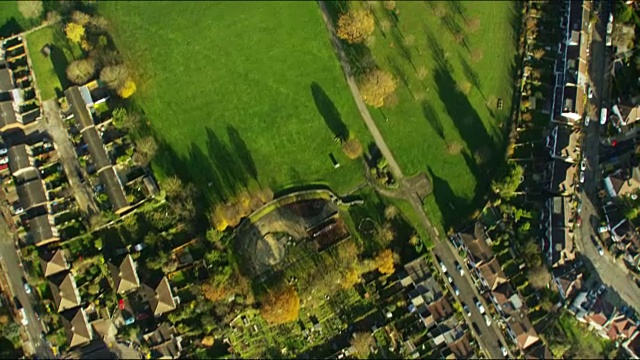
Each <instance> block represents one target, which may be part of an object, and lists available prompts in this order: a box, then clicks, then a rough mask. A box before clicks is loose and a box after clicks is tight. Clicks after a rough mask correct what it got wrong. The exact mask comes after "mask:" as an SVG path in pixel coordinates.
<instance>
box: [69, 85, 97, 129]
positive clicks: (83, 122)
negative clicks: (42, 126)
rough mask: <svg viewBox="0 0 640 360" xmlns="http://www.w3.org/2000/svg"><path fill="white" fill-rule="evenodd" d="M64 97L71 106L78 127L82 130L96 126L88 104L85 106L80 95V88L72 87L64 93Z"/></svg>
mask: <svg viewBox="0 0 640 360" xmlns="http://www.w3.org/2000/svg"><path fill="white" fill-rule="evenodd" d="M64 95H65V96H66V97H67V100H68V101H69V105H71V110H72V111H73V116H74V117H75V119H76V122H77V123H78V125H80V130H83V129H84V128H86V127H89V126H92V125H94V123H93V118H92V117H91V114H90V113H89V110H87V104H85V102H84V100H83V99H82V95H81V94H80V90H79V89H78V87H77V86H72V87H70V88H68V89H67V90H66V91H65V92H64Z"/></svg>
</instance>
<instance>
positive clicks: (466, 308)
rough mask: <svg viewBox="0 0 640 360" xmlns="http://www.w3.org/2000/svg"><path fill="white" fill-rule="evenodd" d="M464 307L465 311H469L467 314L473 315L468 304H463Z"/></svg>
mask: <svg viewBox="0 0 640 360" xmlns="http://www.w3.org/2000/svg"><path fill="white" fill-rule="evenodd" d="M462 309H464V312H465V313H467V316H471V310H469V307H468V306H467V305H466V304H464V305H463V306H462Z"/></svg>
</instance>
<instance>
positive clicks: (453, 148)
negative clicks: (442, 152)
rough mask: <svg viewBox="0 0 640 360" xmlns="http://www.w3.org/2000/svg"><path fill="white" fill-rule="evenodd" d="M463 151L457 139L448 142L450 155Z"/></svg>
mask: <svg viewBox="0 0 640 360" xmlns="http://www.w3.org/2000/svg"><path fill="white" fill-rule="evenodd" d="M461 151H462V145H460V143H459V142H457V141H452V142H450V143H448V144H447V152H448V153H449V154H450V155H458V154H460V152H461Z"/></svg>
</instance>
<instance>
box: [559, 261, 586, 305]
mask: <svg viewBox="0 0 640 360" xmlns="http://www.w3.org/2000/svg"><path fill="white" fill-rule="evenodd" d="M552 273H553V283H554V284H555V286H556V288H557V289H558V293H559V294H560V297H562V299H563V300H565V301H566V300H568V299H571V298H572V297H573V296H574V295H575V294H576V293H577V292H578V291H580V290H581V289H582V285H583V279H582V273H579V272H577V271H576V270H575V269H573V268H571V267H567V266H565V267H561V268H555V269H553V271H552Z"/></svg>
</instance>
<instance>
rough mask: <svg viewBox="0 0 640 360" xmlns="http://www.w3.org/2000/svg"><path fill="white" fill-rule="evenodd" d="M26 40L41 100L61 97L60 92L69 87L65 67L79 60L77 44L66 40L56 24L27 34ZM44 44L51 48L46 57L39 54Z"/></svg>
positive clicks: (79, 50)
mask: <svg viewBox="0 0 640 360" xmlns="http://www.w3.org/2000/svg"><path fill="white" fill-rule="evenodd" d="M26 40H27V46H28V47H29V54H30V55H31V63H32V65H33V72H34V73H35V76H36V81H37V83H38V89H40V96H41V97H42V100H48V99H51V98H54V97H57V96H60V95H62V90H63V89H65V88H66V87H67V86H69V85H71V84H70V83H69V81H68V80H67V75H66V69H67V65H68V63H69V62H70V61H72V60H74V59H78V58H81V57H82V50H81V49H80V47H79V46H78V45H77V44H72V43H70V42H69V41H68V40H67V38H66V37H65V35H64V32H63V31H62V28H61V27H60V25H57V24H54V25H50V26H48V27H44V28H42V29H39V30H38V31H35V32H32V33H30V34H28V35H27V39H26ZM46 44H49V45H50V46H51V54H50V55H49V56H48V57H45V56H44V55H43V54H42V53H41V52H40V49H42V47H43V46H45V45H46Z"/></svg>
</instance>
